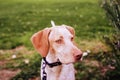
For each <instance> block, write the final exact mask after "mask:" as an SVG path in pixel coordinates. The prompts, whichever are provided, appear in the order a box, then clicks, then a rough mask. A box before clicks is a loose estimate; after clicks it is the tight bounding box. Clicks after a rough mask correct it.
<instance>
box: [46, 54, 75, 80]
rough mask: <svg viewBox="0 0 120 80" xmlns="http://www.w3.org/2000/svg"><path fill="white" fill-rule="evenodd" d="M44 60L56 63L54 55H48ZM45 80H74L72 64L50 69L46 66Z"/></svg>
mask: <svg viewBox="0 0 120 80" xmlns="http://www.w3.org/2000/svg"><path fill="white" fill-rule="evenodd" d="M46 60H47V61H49V63H53V62H56V61H57V60H58V58H56V56H55V55H54V54H51V53H48V55H47V57H46ZM45 71H46V73H47V80H75V71H74V66H73V64H72V63H70V64H62V65H59V66H55V67H53V68H50V67H49V66H46V69H45Z"/></svg>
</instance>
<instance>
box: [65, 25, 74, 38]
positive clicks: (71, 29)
mask: <svg viewBox="0 0 120 80" xmlns="http://www.w3.org/2000/svg"><path fill="white" fill-rule="evenodd" d="M65 27H66V28H67V29H68V30H69V31H70V33H71V34H72V35H73V36H75V30H74V28H72V27H70V26H66V25H65Z"/></svg>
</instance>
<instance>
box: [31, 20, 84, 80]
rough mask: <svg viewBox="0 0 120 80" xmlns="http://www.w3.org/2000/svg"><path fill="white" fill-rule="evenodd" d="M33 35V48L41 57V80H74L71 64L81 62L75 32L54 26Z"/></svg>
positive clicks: (68, 28) (71, 29)
mask: <svg viewBox="0 0 120 80" xmlns="http://www.w3.org/2000/svg"><path fill="white" fill-rule="evenodd" d="M51 24H52V27H50V28H45V29H43V30H41V31H39V32H37V33H35V34H34V35H33V36H32V38H31V41H32V44H33V46H34V48H35V49H36V50H37V51H38V52H39V53H40V55H41V56H42V58H43V59H42V61H41V80H75V70H74V66H73V63H74V62H76V61H79V60H81V58H82V54H83V53H82V51H81V50H80V49H78V47H77V46H76V44H75V42H74V37H75V30H74V28H72V27H70V26H67V25H60V26H56V25H55V23H54V22H53V21H51Z"/></svg>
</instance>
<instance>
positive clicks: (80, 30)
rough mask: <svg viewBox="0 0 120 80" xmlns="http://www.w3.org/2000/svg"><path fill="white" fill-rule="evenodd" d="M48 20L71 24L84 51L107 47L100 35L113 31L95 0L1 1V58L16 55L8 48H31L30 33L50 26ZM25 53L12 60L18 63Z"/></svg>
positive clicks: (59, 23)
mask: <svg viewBox="0 0 120 80" xmlns="http://www.w3.org/2000/svg"><path fill="white" fill-rule="evenodd" d="M51 20H53V21H55V23H56V24H57V25H61V24H66V25H70V26H72V27H74V29H75V31H76V38H75V40H76V42H77V43H78V46H79V47H80V48H81V49H82V50H83V51H85V50H91V52H93V53H98V52H100V51H101V50H104V51H107V50H108V48H107V47H106V45H105V44H104V43H102V37H103V36H104V35H111V33H113V32H114V30H113V28H112V26H111V25H110V23H109V21H108V20H107V19H106V16H105V12H104V11H103V9H102V8H101V7H100V5H99V2H98V1H97V0H0V50H3V52H4V51H5V53H7V54H5V55H2V54H1V53H0V60H7V59H6V58H8V57H10V56H11V54H15V53H14V52H13V53H11V52H9V51H8V52H6V50H8V49H12V50H13V49H14V48H16V47H18V46H25V47H26V48H27V49H29V50H30V51H31V50H33V47H32V45H31V42H30V37H31V36H32V34H33V33H35V32H37V31H39V30H41V29H43V28H45V27H50V26H51V24H50V21H51ZM26 48H25V49H26ZM24 52H25V53H28V52H26V50H25V51H24V50H23V52H18V53H21V54H19V56H20V58H19V59H16V60H15V61H16V62H18V63H19V64H18V65H20V64H22V61H20V60H21V58H23V60H24V59H25V58H28V56H29V55H26V54H24ZM9 53H11V54H9ZM33 53H35V52H33ZM6 55H7V56H6ZM34 57H36V55H34V56H33V57H32V55H31V56H29V58H30V59H34ZM14 63H15V62H14V61H11V62H10V64H8V65H7V67H13V66H14V65H12V66H11V64H14ZM0 68H1V67H0ZM1 69H2V68H1Z"/></svg>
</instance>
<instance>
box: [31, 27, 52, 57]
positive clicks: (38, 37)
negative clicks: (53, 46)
mask: <svg viewBox="0 0 120 80" xmlns="http://www.w3.org/2000/svg"><path fill="white" fill-rule="evenodd" d="M50 31H51V30H50V28H45V29H44V30H42V31H39V32H37V33H35V34H34V35H33V36H32V38H31V41H32V44H33V46H34V48H35V49H36V50H37V51H38V52H39V53H40V54H41V56H42V57H46V56H47V53H48V51H49V41H48V36H49V34H50Z"/></svg>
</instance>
